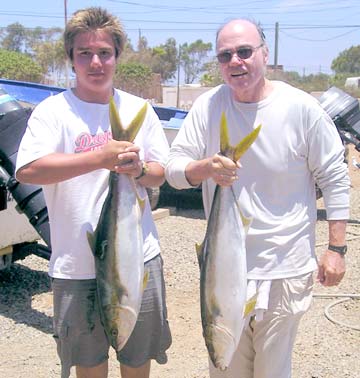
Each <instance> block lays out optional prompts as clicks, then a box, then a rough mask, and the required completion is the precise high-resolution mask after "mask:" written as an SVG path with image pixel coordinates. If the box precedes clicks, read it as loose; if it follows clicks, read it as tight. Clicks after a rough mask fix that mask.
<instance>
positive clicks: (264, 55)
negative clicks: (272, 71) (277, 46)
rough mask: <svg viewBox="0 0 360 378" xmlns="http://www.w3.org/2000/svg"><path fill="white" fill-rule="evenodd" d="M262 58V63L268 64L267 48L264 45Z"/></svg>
mask: <svg viewBox="0 0 360 378" xmlns="http://www.w3.org/2000/svg"><path fill="white" fill-rule="evenodd" d="M263 57H264V63H265V64H268V62H269V48H268V47H267V46H266V45H265V46H264V48H263Z"/></svg>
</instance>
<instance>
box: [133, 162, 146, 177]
mask: <svg viewBox="0 0 360 378" xmlns="http://www.w3.org/2000/svg"><path fill="white" fill-rule="evenodd" d="M141 164H142V167H141V173H140V174H139V176H137V177H135V180H138V179H140V178H141V177H144V176H145V175H146V174H147V173H148V172H149V167H148V165H147V164H146V162H145V161H144V160H141Z"/></svg>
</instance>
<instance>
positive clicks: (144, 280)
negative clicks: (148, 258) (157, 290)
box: [143, 269, 150, 291]
mask: <svg viewBox="0 0 360 378" xmlns="http://www.w3.org/2000/svg"><path fill="white" fill-rule="evenodd" d="M149 278H150V271H149V269H146V271H145V272H144V278H143V291H144V290H145V288H146V286H147V284H148V282H149Z"/></svg>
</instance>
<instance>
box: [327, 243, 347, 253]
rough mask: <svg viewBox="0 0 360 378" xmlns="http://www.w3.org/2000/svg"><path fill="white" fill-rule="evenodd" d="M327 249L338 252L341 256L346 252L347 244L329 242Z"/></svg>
mask: <svg viewBox="0 0 360 378" xmlns="http://www.w3.org/2000/svg"><path fill="white" fill-rule="evenodd" d="M328 250H329V251H333V252H337V253H339V254H340V255H341V256H345V254H346V252H347V245H340V246H339V245H333V244H329V245H328Z"/></svg>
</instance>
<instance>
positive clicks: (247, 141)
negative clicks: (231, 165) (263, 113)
mask: <svg viewBox="0 0 360 378" xmlns="http://www.w3.org/2000/svg"><path fill="white" fill-rule="evenodd" d="M260 129H261V125H259V126H258V127H257V128H256V129H254V130H253V131H252V132H251V133H249V134H248V135H246V137H245V138H244V139H242V140H241V141H240V142H239V143H238V144H237V145H236V146H235V147H234V156H233V160H234V161H238V160H239V159H240V158H241V156H243V155H244V153H245V152H246V151H247V150H248V149H249V148H250V146H251V145H252V144H253V142H254V141H255V139H256V138H257V136H258V135H259V132H260Z"/></svg>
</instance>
